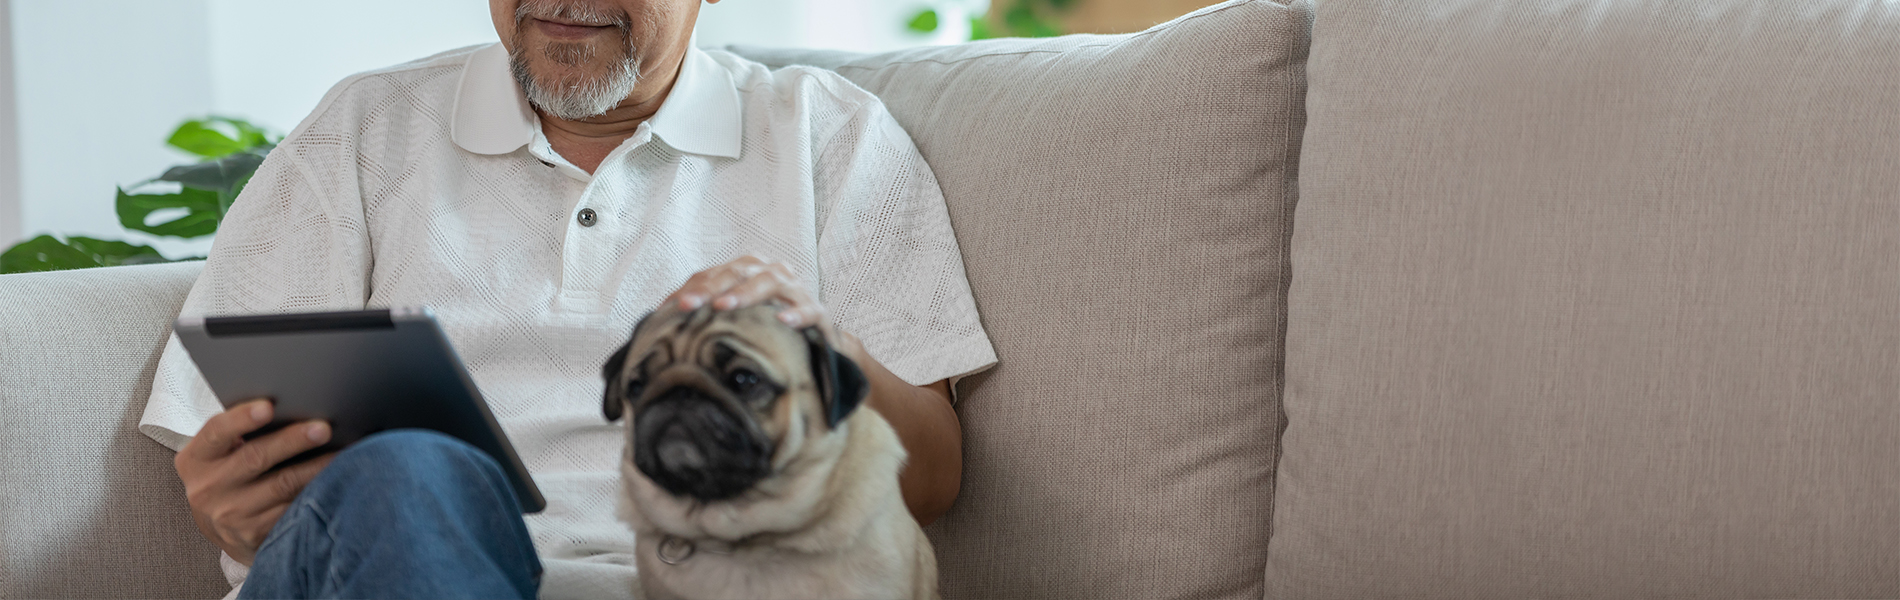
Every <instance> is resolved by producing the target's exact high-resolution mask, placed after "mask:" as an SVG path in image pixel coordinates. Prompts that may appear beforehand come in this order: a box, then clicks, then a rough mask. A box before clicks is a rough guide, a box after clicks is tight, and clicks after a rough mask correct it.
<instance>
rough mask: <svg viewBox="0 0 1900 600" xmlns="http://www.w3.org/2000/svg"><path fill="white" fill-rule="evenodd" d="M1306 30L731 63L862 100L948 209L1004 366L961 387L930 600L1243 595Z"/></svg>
mask: <svg viewBox="0 0 1900 600" xmlns="http://www.w3.org/2000/svg"><path fill="white" fill-rule="evenodd" d="M1305 27H1306V16H1305V15H1304V14H1302V13H1300V12H1299V11H1296V10H1292V9H1289V8H1287V7H1285V6H1282V5H1279V4H1275V3H1272V2H1267V1H1264V0H1236V1H1232V2H1227V3H1225V4H1220V5H1217V6H1213V7H1209V8H1207V9H1204V10H1201V11H1199V12H1196V13H1194V14H1191V15H1188V16H1186V17H1183V18H1181V19H1178V20H1175V21H1173V22H1170V23H1167V24H1164V25H1161V26H1158V27H1156V28H1154V29H1152V30H1149V31H1147V32H1143V33H1137V34H1129V35H1113V36H1069V37H1064V38H1055V39H1048V40H997V41H987V42H979V43H971V44H963V45H957V46H950V47H942V48H926V49H917V50H905V51H900V52H893V53H888V54H879V55H873V56H858V57H851V56H848V55H841V54H837V53H795V52H791V53H788V52H766V51H760V50H747V49H739V52H740V53H741V54H743V55H746V56H748V57H751V58H754V59H755V60H762V61H765V62H768V63H778V64H786V63H799V64H814V63H816V64H818V65H820V66H826V67H830V68H833V69H835V70H836V71H837V72H838V73H841V74H843V75H845V76H846V77H849V78H850V79H851V80H853V81H855V82H857V83H858V84H859V85H861V86H863V87H865V88H866V89H869V90H870V91H872V92H874V93H876V94H878V95H879V96H880V97H882V98H883V100H884V102H885V104H886V105H887V106H888V107H889V108H890V110H891V112H892V114H893V115H895V116H896V117H897V120H898V121H899V122H900V123H902V124H903V125H904V127H905V128H906V129H907V130H908V131H909V132H910V134H911V136H912V138H913V139H914V140H916V142H917V145H918V147H919V149H921V150H922V152H923V154H924V157H925V158H926V159H927V160H928V161H929V162H930V165H931V168H932V169H933V170H934V171H935V173H936V176H937V180H938V182H939V183H940V184H941V185H942V187H943V191H944V196H945V199H946V202H947V203H948V205H949V210H950V217H951V220H952V222H953V225H954V226H955V228H956V234H957V241H958V243H959V244H960V245H961V247H962V251H963V260H964V265H965V268H966V269H967V272H968V276H969V279H970V285H971V288H972V289H973V291H974V292H975V294H976V301H977V307H978V309H979V310H980V311H981V313H982V317H983V324H984V327H985V328H986V329H987V330H988V331H989V334H990V337H991V339H992V342H993V343H994V345H995V347H996V353H997V355H998V358H999V361H1000V362H999V364H998V365H997V366H996V367H995V368H994V369H992V370H990V371H988V372H986V373H983V374H979V375H976V376H973V377H970V378H968V379H966V380H965V381H964V383H963V384H962V385H961V386H960V388H959V391H960V396H961V399H960V400H959V404H958V412H959V414H960V416H961V417H962V421H963V432H964V460H965V462H964V480H963V488H962V494H961V495H960V496H959V497H958V499H957V503H956V506H955V507H954V508H953V509H952V510H951V512H950V513H949V514H948V515H947V516H945V517H944V518H943V519H942V520H940V521H938V522H937V523H936V524H935V525H933V526H932V527H930V529H929V533H930V535H931V541H932V542H933V543H934V544H935V546H936V551H937V559H938V562H939V564H940V566H941V571H942V577H943V586H944V595H945V596H946V597H952V598H958V597H961V598H1090V599H1093V598H1242V597H1245V598H1251V599H1257V598H1259V597H1260V594H1261V572H1262V571H1261V568H1262V567H1263V565H1264V561H1265V549H1266V540H1267V535H1268V527H1269V526H1270V522H1271V518H1270V511H1271V508H1272V504H1271V502H1272V497H1273V488H1272V479H1273V463H1274V459H1275V452H1276V445H1275V439H1276V437H1277V436H1276V434H1277V433H1278V430H1279V427H1280V413H1279V395H1280V361H1281V341H1280V340H1281V336H1282V327H1283V319H1284V294H1285V286H1286V273H1287V244H1288V243H1289V242H1288V239H1289V238H1288V236H1289V235H1290V227H1291V224H1292V221H1291V217H1292V213H1291V210H1292V206H1293V201H1294V194H1295V188H1294V168H1295V166H1296V159H1297V156H1298V148H1299V136H1300V128H1301V123H1302V119H1303V116H1302V111H1303V102H1302V97H1303V90H1304V77H1303V74H1302V65H1303V61H1304V59H1305V52H1306V43H1305Z"/></svg>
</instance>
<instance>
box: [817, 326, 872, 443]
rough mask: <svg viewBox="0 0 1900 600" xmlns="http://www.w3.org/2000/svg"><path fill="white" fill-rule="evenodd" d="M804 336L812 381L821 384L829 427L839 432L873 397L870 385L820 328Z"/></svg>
mask: <svg viewBox="0 0 1900 600" xmlns="http://www.w3.org/2000/svg"><path fill="white" fill-rule="evenodd" d="M800 332H801V333H803V334H805V343H806V345H807V346H808V347H809V348H810V350H811V371H812V380H813V381H815V382H817V383H818V400H819V402H821V403H822V404H823V405H824V409H825V426H826V427H828V428H836V427H837V426H838V423H840V422H843V421H844V419H845V417H849V416H851V411H854V410H857V408H858V405H859V404H863V403H864V398H865V396H868V395H870V393H871V386H870V382H869V381H866V380H865V379H864V371H863V370H860V369H858V363H857V362H856V361H853V360H851V357H848V356H845V355H844V354H842V353H839V352H838V351H837V350H836V349H833V348H832V347H831V343H830V342H828V341H826V340H825V334H824V333H822V332H820V331H819V330H818V328H817V327H806V328H804V329H803V330H800Z"/></svg>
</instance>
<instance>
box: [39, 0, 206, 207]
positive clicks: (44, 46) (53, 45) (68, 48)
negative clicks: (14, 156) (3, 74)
mask: <svg viewBox="0 0 1900 600" xmlns="http://www.w3.org/2000/svg"><path fill="white" fill-rule="evenodd" d="M11 8H12V23H11V26H12V27H11V30H12V34H13V40H12V41H13V48H12V49H13V58H14V72H13V74H14V78H15V82H14V83H15V85H14V92H15V98H16V100H17V104H16V107H17V110H18V115H17V118H18V121H17V122H18V125H19V129H18V132H19V162H18V165H19V182H18V183H19V188H20V204H21V207H20V208H21V210H20V216H21V220H20V224H21V230H22V231H21V233H22V234H24V235H27V236H31V235H37V234H40V233H45V232H59V233H69V234H78V235H88V236H96V237H104V238H121V237H130V236H126V235H125V234H124V233H122V230H121V228H120V227H119V224H118V219H117V217H115V216H114V213H113V198H114V194H113V187H114V185H116V184H132V183H137V182H139V181H141V180H144V179H147V178H150V177H153V176H155V175H158V174H159V173H161V172H163V171H164V169H165V168H166V167H167V166H170V165H172V164H174V163H178V162H181V158H182V157H181V156H180V155H178V154H176V153H174V152H172V151H170V150H167V149H166V148H165V147H164V146H163V144H164V141H165V138H166V136H168V135H170V133H171V130H172V128H173V127H174V126H176V125H177V123H178V121H179V120H180V119H181V118H183V117H185V116H186V115H194V114H203V113H204V112H205V111H207V110H209V109H210V108H211V107H212V92H211V76H210V72H209V69H207V68H206V66H205V65H207V63H208V62H209V53H208V48H209V43H208V41H207V40H208V37H209V36H208V30H209V27H208V25H207V22H208V19H207V14H206V11H205V4H204V0H163V1H155V0H85V1H83V2H78V1H74V0H12V2H11Z"/></svg>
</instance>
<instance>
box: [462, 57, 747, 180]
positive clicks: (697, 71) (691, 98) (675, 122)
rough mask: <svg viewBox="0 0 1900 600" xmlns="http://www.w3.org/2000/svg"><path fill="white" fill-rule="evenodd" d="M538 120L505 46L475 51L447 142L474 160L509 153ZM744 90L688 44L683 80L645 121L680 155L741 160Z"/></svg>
mask: <svg viewBox="0 0 1900 600" xmlns="http://www.w3.org/2000/svg"><path fill="white" fill-rule="evenodd" d="M535 118H536V115H535V113H534V109H533V108H531V107H530V106H529V105H528V97H527V95H526V94H523V93H522V91H521V86H518V85H516V84H515V77H514V74H513V73H512V72H511V71H510V70H509V67H508V50H507V49H506V48H504V47H502V45H501V44H499V43H497V44H495V45H492V46H489V47H487V48H483V49H481V50H477V51H475V53H474V54H472V55H470V56H469V57H468V63H467V64H466V65H464V66H463V67H462V81H461V84H460V86H459V87H458V89H457V90H456V95H455V109H454V113H453V116H452V117H451V118H450V121H449V137H450V139H453V140H455V145H457V146H461V147H462V149H464V150H467V151H469V152H473V153H476V154H507V153H510V152H514V151H516V150H520V149H521V147H522V146H526V145H527V144H528V142H529V141H531V140H533V139H534V126H535V121H534V119H535ZM740 118H741V112H740V107H739V90H738V88H736V87H734V86H733V84H732V77H731V76H730V75H728V74H727V72H726V69H725V67H722V66H720V65H719V63H718V62H717V61H714V60H713V58H712V57H711V56H708V55H707V54H706V52H705V51H703V50H700V49H699V48H696V47H693V46H691V45H690V44H689V45H688V46H687V48H686V58H685V60H684V62H682V63H681V65H680V74H679V79H678V80H676V81H674V82H673V90H672V91H671V92H669V93H668V94H667V96H666V101H665V102H662V103H661V104H660V110H659V111H658V112H655V113H654V114H653V117H652V118H649V119H647V125H648V126H649V127H650V128H651V130H652V131H653V134H654V135H655V136H657V137H659V138H660V139H661V140H662V141H665V142H666V144H667V145H669V146H672V147H673V148H675V149H677V150H679V151H681V152H689V153H693V154H704V155H708V156H722V157H726V158H738V157H739V147H740V142H741V140H742V137H743V136H744V129H742V128H741V123H740Z"/></svg>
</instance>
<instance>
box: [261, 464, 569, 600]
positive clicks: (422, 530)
mask: <svg viewBox="0 0 1900 600" xmlns="http://www.w3.org/2000/svg"><path fill="white" fill-rule="evenodd" d="M540 583H541V561H540V560H539V559H537V558H536V557H535V555H534V545H533V543H531V542H530V540H529V538H528V527H527V525H526V524H525V523H523V522H522V521H521V504H520V501H519V500H517V499H516V498H515V493H514V490H513V488H511V487H509V485H508V478H507V476H506V475H504V474H502V470H501V467H500V466H499V465H497V464H496V463H495V460H494V459H493V458H490V457H489V456H488V455H487V454H485V453H483V452H482V451H480V450H477V449H475V447H474V446H470V445H468V444H467V443H464V442H462V441H461V440H457V439H455V438H452V437H449V436H446V435H443V434H440V433H436V432H433V431H422V430H416V429H404V430H396V431H389V432H384V433H379V434H376V435H373V436H370V437H367V438H363V440H362V441H359V442H357V443H355V444H352V445H351V446H350V447H349V448H347V449H345V450H343V452H341V453H338V454H337V457H336V459H335V460H334V461H332V462H331V463H330V465H329V466H328V467H324V469H323V473H321V474H319V475H318V476H317V478H316V479H315V480H312V481H311V482H310V485H309V486H308V487H305V488H304V490H303V493H302V494H299V495H298V496H297V499H296V501H294V502H292V503H291V505H290V509H289V510H286V511H285V512H284V515H283V516H282V517H280V518H278V520H277V525H276V526H275V527H274V528H272V529H271V532H270V537H268V538H266V539H265V540H264V544H263V546H261V547H259V548H258V549H257V558H256V560H254V561H253V562H252V564H251V574H250V577H249V578H248V579H246V580H245V582H244V589H243V590H242V591H240V592H239V593H238V597H240V598H533V597H535V590H536V589H537V588H538V587H540Z"/></svg>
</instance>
